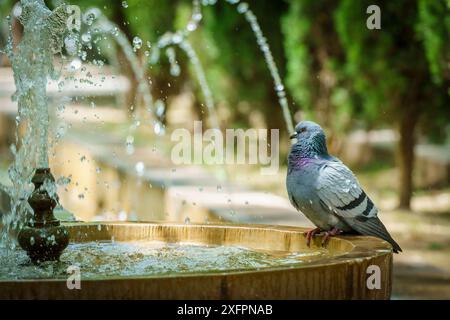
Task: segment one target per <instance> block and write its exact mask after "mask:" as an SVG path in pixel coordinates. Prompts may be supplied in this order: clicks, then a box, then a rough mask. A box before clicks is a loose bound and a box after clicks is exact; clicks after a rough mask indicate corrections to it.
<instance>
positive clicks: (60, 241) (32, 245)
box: [18, 168, 69, 263]
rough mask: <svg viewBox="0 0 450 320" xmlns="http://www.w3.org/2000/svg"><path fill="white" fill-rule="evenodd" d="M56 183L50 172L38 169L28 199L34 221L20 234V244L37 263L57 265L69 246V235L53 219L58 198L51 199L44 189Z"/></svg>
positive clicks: (45, 169) (32, 180) (57, 221)
mask: <svg viewBox="0 0 450 320" xmlns="http://www.w3.org/2000/svg"><path fill="white" fill-rule="evenodd" d="M46 181H49V182H51V183H54V182H55V178H54V177H53V175H52V174H51V172H50V169H49V168H40V169H36V172H35V174H34V176H33V178H32V179H31V182H32V183H33V184H34V186H35V189H34V191H33V193H32V194H31V197H30V198H29V199H28V203H29V204H30V206H31V208H33V211H34V217H33V219H32V220H31V221H30V222H29V223H28V225H27V226H25V227H23V228H22V229H21V230H20V232H19V234H18V241H19V244H20V246H21V247H22V249H24V250H25V251H26V252H27V254H28V256H29V257H30V259H31V261H32V262H33V263H40V262H44V261H57V260H59V257H60V256H61V253H62V252H63V250H64V249H65V248H66V247H67V245H68V244H69V233H68V232H67V229H66V228H65V227H63V226H62V225H61V224H60V222H59V220H58V219H56V218H55V216H54V215H53V209H54V208H55V207H56V205H57V201H58V197H57V195H56V194H55V195H54V196H53V197H51V196H50V195H49V194H48V191H47V190H46V189H45V188H44V187H43V186H44V184H45V183H46Z"/></svg>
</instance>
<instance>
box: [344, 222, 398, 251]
mask: <svg viewBox="0 0 450 320" xmlns="http://www.w3.org/2000/svg"><path fill="white" fill-rule="evenodd" d="M352 222H353V223H352V224H351V227H352V228H353V229H354V230H355V231H357V232H359V233H360V234H362V235H366V236H374V237H377V238H381V239H383V240H385V241H387V242H389V243H390V244H391V245H392V249H393V251H394V252H395V253H399V252H402V248H400V246H399V245H398V243H397V242H395V240H394V239H392V237H391V235H390V234H389V232H388V231H387V230H386V227H385V226H384V224H383V223H382V222H381V220H380V219H378V217H373V218H369V219H367V220H365V221H364V222H362V221H358V220H356V219H355V220H353V221H352Z"/></svg>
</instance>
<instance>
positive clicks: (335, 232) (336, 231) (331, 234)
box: [322, 228, 344, 247]
mask: <svg viewBox="0 0 450 320" xmlns="http://www.w3.org/2000/svg"><path fill="white" fill-rule="evenodd" d="M343 232H344V231H342V230H340V229H338V228H333V229H331V230H328V231H326V232H325V235H324V237H323V239H322V247H323V246H324V245H325V244H326V243H327V242H328V240H329V239H330V237H334V236H337V235H340V234H342V233H343Z"/></svg>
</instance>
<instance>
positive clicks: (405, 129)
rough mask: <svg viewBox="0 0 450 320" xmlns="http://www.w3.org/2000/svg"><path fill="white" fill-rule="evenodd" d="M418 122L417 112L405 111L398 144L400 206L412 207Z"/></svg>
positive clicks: (404, 207) (402, 207)
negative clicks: (415, 132) (415, 130)
mask: <svg viewBox="0 0 450 320" xmlns="http://www.w3.org/2000/svg"><path fill="white" fill-rule="evenodd" d="M416 123H417V114H416V112H405V113H403V114H402V119H401V120H400V128H399V133H400V139H399V142H398V143H399V145H398V168H399V174H400V181H399V183H400V185H399V193H400V194H399V196H400V199H399V208H401V209H408V210H409V209H410V208H411V196H412V191H413V166H414V145H415V135H414V129H415V127H416Z"/></svg>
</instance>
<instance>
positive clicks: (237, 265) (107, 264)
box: [0, 241, 329, 280]
mask: <svg viewBox="0 0 450 320" xmlns="http://www.w3.org/2000/svg"><path fill="white" fill-rule="evenodd" d="M327 255H329V253H328V251H327V250H325V249H320V250H315V251H301V252H287V251H257V250H254V249H250V248H246V247H238V246H229V245H224V246H212V245H200V244H195V243H166V242H158V241H134V242H86V243H71V244H69V246H68V247H67V249H66V250H65V251H64V252H63V254H62V256H61V261H60V262H58V263H56V264H55V263H45V264H42V265H41V266H39V267H36V266H34V265H28V264H26V263H25V262H26V260H27V258H26V255H25V253H24V252H23V251H21V250H14V251H12V252H9V253H8V254H6V252H4V251H2V249H1V248H0V259H2V260H4V261H5V263H3V264H0V280H8V279H48V278H51V279H58V278H59V279H61V278H62V279H66V278H67V273H66V270H67V267H68V266H70V265H72V266H73V265H76V266H79V267H80V268H81V269H82V270H83V279H98V278H99V277H105V276H108V277H136V276H164V275H171V276H173V275H177V274H192V273H218V272H224V271H227V272H229V271H244V270H254V269H265V268H273V267H294V266H298V265H301V264H304V263H306V262H309V261H314V260H317V259H321V258H323V257H324V256H327Z"/></svg>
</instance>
